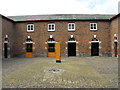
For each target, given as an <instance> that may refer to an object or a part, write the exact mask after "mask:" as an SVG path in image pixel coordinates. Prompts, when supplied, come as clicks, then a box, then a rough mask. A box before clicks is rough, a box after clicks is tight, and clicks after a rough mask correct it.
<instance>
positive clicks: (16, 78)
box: [2, 57, 118, 88]
mask: <svg viewBox="0 0 120 90" xmlns="http://www.w3.org/2000/svg"><path fill="white" fill-rule="evenodd" d="M61 61H62V62H61V63H56V61H55V58H21V59H20V58H19V59H17V58H15V59H8V60H3V77H2V79H3V81H2V82H3V88H117V87H118V85H117V83H118V60H117V58H110V57H107V58H105V57H67V58H62V60H61Z"/></svg>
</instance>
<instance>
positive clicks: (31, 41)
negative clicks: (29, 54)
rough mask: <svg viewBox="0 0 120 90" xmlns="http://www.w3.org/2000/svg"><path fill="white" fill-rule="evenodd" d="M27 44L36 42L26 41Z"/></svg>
mask: <svg viewBox="0 0 120 90" xmlns="http://www.w3.org/2000/svg"><path fill="white" fill-rule="evenodd" d="M25 43H34V42H32V41H30V42H27V41H26V42H25Z"/></svg>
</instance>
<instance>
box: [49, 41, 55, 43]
mask: <svg viewBox="0 0 120 90" xmlns="http://www.w3.org/2000/svg"><path fill="white" fill-rule="evenodd" d="M47 43H56V41H47Z"/></svg>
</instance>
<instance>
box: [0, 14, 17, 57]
mask: <svg viewBox="0 0 120 90" xmlns="http://www.w3.org/2000/svg"><path fill="white" fill-rule="evenodd" d="M14 25H15V24H14V23H13V22H12V21H11V20H9V19H7V18H5V17H4V16H2V49H3V47H4V39H5V36H6V35H8V39H9V42H8V45H9V46H8V57H12V56H13V54H14ZM2 52H3V53H4V50H2ZM3 53H2V56H3V55H4V54H3Z"/></svg>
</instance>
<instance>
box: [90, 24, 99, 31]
mask: <svg viewBox="0 0 120 90" xmlns="http://www.w3.org/2000/svg"><path fill="white" fill-rule="evenodd" d="M91 25H95V26H93V29H91ZM95 27H96V29H95ZM90 30H93V31H96V30H98V27H97V23H90Z"/></svg>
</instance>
